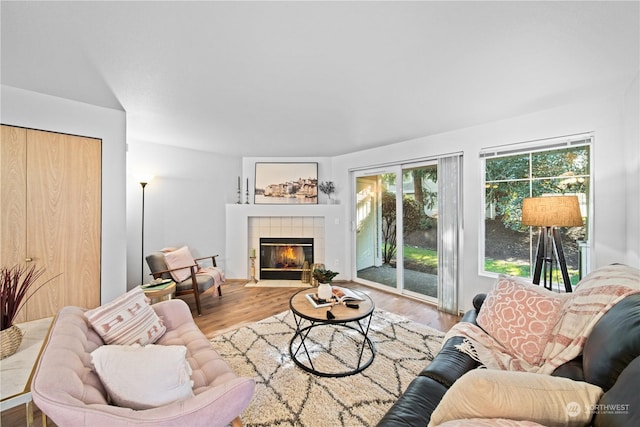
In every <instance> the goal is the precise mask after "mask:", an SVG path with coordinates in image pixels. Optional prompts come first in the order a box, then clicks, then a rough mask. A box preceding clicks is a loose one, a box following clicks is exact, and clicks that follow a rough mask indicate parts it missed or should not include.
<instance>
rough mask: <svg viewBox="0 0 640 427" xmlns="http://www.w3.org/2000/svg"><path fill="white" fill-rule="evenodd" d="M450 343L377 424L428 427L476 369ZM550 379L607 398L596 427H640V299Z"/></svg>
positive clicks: (617, 310)
mask: <svg viewBox="0 0 640 427" xmlns="http://www.w3.org/2000/svg"><path fill="white" fill-rule="evenodd" d="M485 296H486V294H479V295H477V296H476V297H475V298H474V301H473V304H474V309H472V310H469V311H468V312H466V313H465V315H464V316H463V318H462V319H461V322H471V323H474V324H477V323H476V316H477V314H478V312H479V310H480V307H481V306H482V303H483V302H484V298H485ZM461 342H462V338H461V337H453V338H450V339H449V340H448V341H447V342H446V343H445V344H444V345H443V347H442V349H441V350H440V352H439V353H438V354H437V355H436V357H435V358H434V359H433V361H432V362H431V363H430V364H429V365H427V366H426V367H425V368H424V369H423V370H422V372H420V374H419V375H418V376H417V377H416V378H415V379H414V380H413V381H412V382H411V383H410V384H409V386H408V387H407V389H406V390H405V392H404V393H403V394H402V396H400V398H399V399H398V400H397V402H396V403H395V404H394V405H393V406H392V407H391V408H390V409H389V411H388V412H387V413H386V414H385V415H384V417H383V418H382V419H381V420H380V422H379V423H378V426H380V427H399V426H412V427H413V426H426V425H427V424H428V423H429V421H430V419H431V414H432V413H433V411H434V410H435V408H436V406H438V403H439V402H440V400H441V399H442V397H443V396H444V394H445V393H446V392H447V390H448V389H449V387H451V385H452V384H453V383H454V382H455V381H456V380H457V379H458V378H460V377H461V376H462V375H464V374H465V373H466V372H468V371H470V370H472V369H476V368H477V367H478V366H479V364H478V362H476V361H475V360H473V359H472V358H471V357H469V356H468V355H466V354H464V353H462V352H460V351H458V350H457V349H456V348H455V346H456V345H457V344H460V343H461ZM552 375H555V376H561V377H566V378H571V379H573V380H577V381H587V382H589V383H591V384H595V385H598V386H599V387H601V388H602V389H603V390H604V391H605V393H604V395H603V396H602V398H601V399H600V401H599V402H598V405H597V408H594V409H595V416H594V417H593V419H592V425H593V426H595V427H605V426H606V427H617V426H625V427H626V426H628V427H631V426H640V392H638V383H639V382H640V294H634V295H630V296H628V297H626V298H625V299H623V300H622V301H620V302H618V303H617V304H616V305H615V306H614V307H613V308H611V309H610V310H609V311H608V312H607V313H606V314H605V315H604V316H603V317H602V318H601V319H600V320H599V321H598V323H597V324H596V326H595V327H594V329H593V331H592V332H591V334H590V335H589V337H588V339H587V341H586V342H585V346H584V350H583V354H582V355H581V356H578V357H577V358H576V359H574V360H572V361H570V362H567V363H566V364H564V365H562V366H560V367H558V368H557V369H556V370H555V371H554V373H553V374H552Z"/></svg>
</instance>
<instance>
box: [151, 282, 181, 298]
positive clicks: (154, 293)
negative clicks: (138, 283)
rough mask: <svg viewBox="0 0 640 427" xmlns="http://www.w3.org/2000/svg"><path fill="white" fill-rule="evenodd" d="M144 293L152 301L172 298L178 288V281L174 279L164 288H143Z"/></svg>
mask: <svg viewBox="0 0 640 427" xmlns="http://www.w3.org/2000/svg"><path fill="white" fill-rule="evenodd" d="M143 290H144V294H145V295H146V296H147V298H149V299H150V300H152V301H161V300H163V299H171V296H172V295H173V293H174V292H175V290H176V282H174V281H172V282H171V283H169V285H168V286H167V287H165V288H162V289H154V288H148V289H143Z"/></svg>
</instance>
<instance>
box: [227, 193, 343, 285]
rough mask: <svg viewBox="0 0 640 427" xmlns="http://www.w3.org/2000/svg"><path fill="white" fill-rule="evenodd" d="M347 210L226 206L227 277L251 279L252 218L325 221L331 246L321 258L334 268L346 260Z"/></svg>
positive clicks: (297, 206) (339, 207) (338, 206)
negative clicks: (306, 218)
mask: <svg viewBox="0 0 640 427" xmlns="http://www.w3.org/2000/svg"><path fill="white" fill-rule="evenodd" d="M343 209H344V206H342V205H255V204H228V205H226V233H227V236H226V253H225V256H226V265H225V274H226V277H227V278H229V279H246V278H248V277H249V265H250V264H249V237H248V231H249V218H252V217H283V218H284V217H324V219H325V241H326V242H328V243H327V245H326V246H325V254H324V255H325V256H324V257H320V258H324V259H325V260H330V259H331V260H332V263H331V265H333V264H334V263H335V262H336V260H339V259H343V255H342V254H343V252H344V236H345V234H346V233H345V228H344V227H345V221H344V220H343V218H344V212H343ZM329 242H331V243H330V244H329ZM334 245H335V246H336V247H335V248H334V247H333V246H334ZM327 253H331V254H332V257H331V258H329V257H327ZM327 262H328V261H327Z"/></svg>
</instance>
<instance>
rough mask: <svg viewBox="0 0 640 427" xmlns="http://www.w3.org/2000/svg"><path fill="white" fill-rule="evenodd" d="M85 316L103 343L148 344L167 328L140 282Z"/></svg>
mask: <svg viewBox="0 0 640 427" xmlns="http://www.w3.org/2000/svg"><path fill="white" fill-rule="evenodd" d="M85 316H86V317H87V319H88V320H89V323H90V324H91V326H92V327H93V329H95V331H96V332H97V333H98V334H99V335H100V336H101V337H102V339H103V340H104V342H105V343H106V344H122V345H130V344H136V343H137V344H140V345H146V344H151V343H154V342H156V341H157V340H158V338H160V337H161V336H162V334H164V333H165V331H166V328H165V326H164V324H163V323H162V321H161V320H160V318H159V317H158V315H157V314H156V312H155V311H154V310H153V308H151V306H150V305H149V299H148V298H147V297H146V296H145V295H144V291H143V290H142V288H141V287H139V286H138V287H136V288H134V289H132V290H130V291H129V292H127V293H125V294H124V295H121V296H120V297H118V298H116V299H115V300H113V301H112V302H110V303H108V304H104V305H101V306H100V307H97V308H94V309H93V310H88V311H87V312H85Z"/></svg>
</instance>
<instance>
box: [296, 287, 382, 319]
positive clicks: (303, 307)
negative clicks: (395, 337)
mask: <svg viewBox="0 0 640 427" xmlns="http://www.w3.org/2000/svg"><path fill="white" fill-rule="evenodd" d="M315 291H317V290H316V289H314V288H308V289H302V290H300V291H298V292H296V293H295V294H293V295H292V296H291V299H290V300H289V307H290V308H291V310H292V311H293V312H294V313H295V314H297V315H298V316H300V317H303V318H305V319H307V320H310V321H314V322H320V323H345V322H353V321H356V320H359V319H362V318H365V317H367V316H369V315H371V313H372V312H373V310H374V309H375V304H374V303H373V300H372V299H371V297H369V295H367V294H365V293H363V292H358V291H356V293H357V294H358V296H360V297H361V298H362V299H363V300H362V301H358V305H359V308H357V309H356V308H349V307H346V306H344V305H342V304H336V305H335V306H334V307H333V309H331V313H333V315H334V316H335V317H334V318H333V319H331V320H329V319H327V311H329V308H330V307H320V308H315V307H314V306H312V305H311V303H310V302H309V300H308V299H307V294H308V293H314V292H315Z"/></svg>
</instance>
